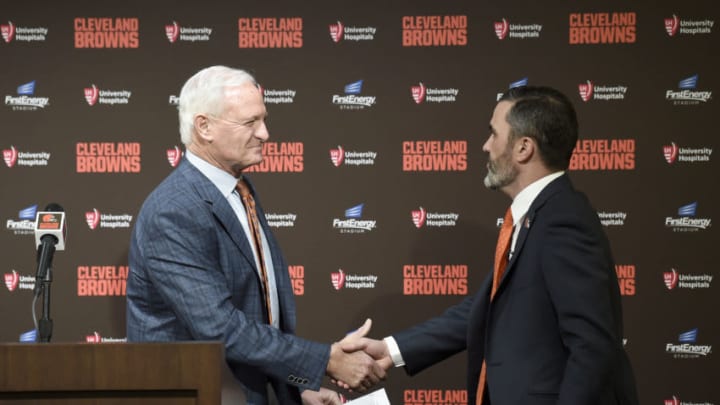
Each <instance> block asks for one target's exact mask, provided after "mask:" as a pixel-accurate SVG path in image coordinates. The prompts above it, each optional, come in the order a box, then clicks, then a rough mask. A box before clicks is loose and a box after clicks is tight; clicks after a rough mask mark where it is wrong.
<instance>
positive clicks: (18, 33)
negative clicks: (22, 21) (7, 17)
mask: <svg viewBox="0 0 720 405" xmlns="http://www.w3.org/2000/svg"><path fill="white" fill-rule="evenodd" d="M0 33H1V34H2V38H3V40H5V42H6V43H10V42H12V41H13V40H15V41H18V42H44V41H45V40H46V39H47V34H48V29H47V27H22V26H17V25H15V24H13V22H12V21H8V23H7V24H0Z"/></svg>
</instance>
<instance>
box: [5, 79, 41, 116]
mask: <svg viewBox="0 0 720 405" xmlns="http://www.w3.org/2000/svg"><path fill="white" fill-rule="evenodd" d="M5 105H6V106H8V107H10V108H12V110H13V111H37V110H38V109H41V108H45V107H47V106H48V105H50V98H49V97H35V80H33V81H31V82H27V83H25V84H21V85H20V86H18V88H17V97H16V96H11V95H6V96H5Z"/></svg>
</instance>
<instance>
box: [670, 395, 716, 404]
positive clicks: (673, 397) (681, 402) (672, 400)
mask: <svg viewBox="0 0 720 405" xmlns="http://www.w3.org/2000/svg"><path fill="white" fill-rule="evenodd" d="M664 405H713V403H712V402H709V401H681V400H680V399H679V398H678V397H677V396H676V395H673V396H672V398H671V399H666V400H664Z"/></svg>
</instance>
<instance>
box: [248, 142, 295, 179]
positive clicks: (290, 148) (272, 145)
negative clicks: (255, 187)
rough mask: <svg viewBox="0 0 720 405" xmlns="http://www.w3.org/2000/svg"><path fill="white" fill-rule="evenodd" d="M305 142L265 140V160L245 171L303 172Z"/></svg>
mask: <svg viewBox="0 0 720 405" xmlns="http://www.w3.org/2000/svg"><path fill="white" fill-rule="evenodd" d="M304 154H305V144H304V143H302V142H265V143H264V144H263V150H262V155H263V160H262V162H260V163H259V164H256V165H253V166H250V167H248V168H247V169H245V170H244V172H248V173H250V172H260V173H301V172H302V171H303V170H304V169H305V161H304Z"/></svg>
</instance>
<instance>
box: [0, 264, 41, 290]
mask: <svg viewBox="0 0 720 405" xmlns="http://www.w3.org/2000/svg"><path fill="white" fill-rule="evenodd" d="M3 276H4V277H3V279H4V280H5V287H6V288H7V289H8V291H10V292H15V291H17V290H30V291H32V290H34V289H35V276H33V275H30V276H28V275H23V274H20V273H18V272H17V270H15V269H13V270H11V271H10V273H5V274H4V275H3Z"/></svg>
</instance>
